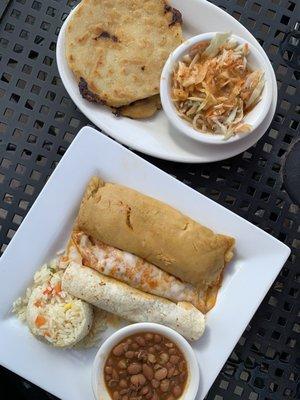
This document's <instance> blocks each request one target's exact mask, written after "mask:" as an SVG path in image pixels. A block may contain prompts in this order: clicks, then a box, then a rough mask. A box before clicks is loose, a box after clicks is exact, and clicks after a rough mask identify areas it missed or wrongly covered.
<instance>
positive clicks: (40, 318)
mask: <svg viewBox="0 0 300 400" xmlns="http://www.w3.org/2000/svg"><path fill="white" fill-rule="evenodd" d="M46 322H47V320H46V318H45V317H43V316H42V315H38V316H37V317H36V319H35V325H36V326H37V327H38V328H40V327H41V326H43V325H45V323H46Z"/></svg>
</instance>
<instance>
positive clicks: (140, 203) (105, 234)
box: [76, 177, 235, 308]
mask: <svg viewBox="0 0 300 400" xmlns="http://www.w3.org/2000/svg"><path fill="white" fill-rule="evenodd" d="M76 229H78V230H82V231H84V232H86V233H87V234H88V235H89V236H91V237H93V238H94V239H96V240H100V241H101V242H104V243H105V244H107V245H109V246H112V247H116V248H118V249H121V250H124V251H127V252H129V253H132V254H135V255H137V256H139V257H141V258H143V259H145V260H146V261H148V262H149V263H151V264H154V265H156V266H157V267H159V268H161V269H162V270H163V271H166V272H168V273H169V274H171V275H173V276H175V277H177V278H180V279H181V280H182V281H183V282H188V283H191V284H192V285H195V286H196V287H197V289H199V292H200V294H201V296H202V298H203V301H205V302H206V303H207V304H209V307H208V308H211V307H212V306H213V304H214V301H215V297H216V295H217V291H218V287H219V285H220V283H221V279H222V272H223V269H224V267H225V265H226V263H227V262H229V261H230V260H231V258H232V257H233V247H234V243H235V240H234V239H233V238H232V237H230V236H225V235H221V234H215V233H214V232H213V231H212V230H210V229H208V228H206V227H204V226H202V225H201V224H199V223H198V222H196V221H194V220H192V219H191V218H189V217H187V216H185V215H183V214H182V213H181V212H179V211H178V210H175V209H174V208H173V207H171V206H169V205H167V204H164V203H162V202H160V201H158V200H156V199H153V198H151V197H149V196H146V195H143V194H141V193H139V192H137V191H135V190H132V189H130V188H127V187H124V186H121V185H118V184H112V183H105V182H103V181H102V180H101V179H100V178H97V177H94V178H92V179H91V181H90V182H89V184H88V187H87V189H86V192H85V195H84V197H83V200H82V202H81V206H80V210H79V214H78V218H77V225H76Z"/></svg>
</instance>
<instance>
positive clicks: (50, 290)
mask: <svg viewBox="0 0 300 400" xmlns="http://www.w3.org/2000/svg"><path fill="white" fill-rule="evenodd" d="M51 293H52V289H51V288H49V287H47V289H45V290H44V291H43V294H47V295H48V294H51Z"/></svg>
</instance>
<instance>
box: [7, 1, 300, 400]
mask: <svg viewBox="0 0 300 400" xmlns="http://www.w3.org/2000/svg"><path fill="white" fill-rule="evenodd" d="M212 2H213V3H214V4H216V5H219V6H220V7H221V8H223V9H225V10H226V11H227V12H229V13H230V14H231V15H233V16H234V17H235V18H236V19H238V20H239V21H240V22H241V23H243V24H244V25H245V26H246V27H247V28H248V29H249V30H250V31H251V32H252V33H253V34H254V36H255V37H256V38H257V39H258V40H259V42H260V43H261V45H262V46H263V47H264V49H265V51H266V52H267V54H268V55H269V57H270V59H271V61H272V64H273V67H274V70H275V72H276V76H277V82H278V88H279V100H278V106H277V111H276V116H275V118H274V121H273V122H272V125H271V127H270V128H269V130H268V132H267V133H266V134H265V135H264V137H263V138H262V139H261V140H260V141H259V142H258V143H257V144H256V145H255V146H253V147H252V148H250V149H249V150H247V151H245V152H244V153H243V154H240V155H239V156H236V157H234V158H232V159H230V160H226V161H222V162H218V163H215V164H206V165H205V164H195V165H183V164H177V163H172V162H168V161H161V160H157V159H154V158H151V157H145V156H143V157H145V158H147V159H148V160H150V161H151V162H152V163H153V164H155V165H157V166H158V167H159V168H161V169H163V170H165V171H166V172H168V173H170V174H172V175H174V176H175V177H176V178H178V179H179V180H181V181H183V182H184V183H186V184H187V185H189V186H191V187H193V188H195V189H196V190H198V191H200V192H201V193H203V194H205V195H206V196H208V197H210V198H212V199H213V200H215V201H217V202H218V203H220V204H222V205H224V206H225V207H227V208H228V209H230V210H232V211H234V212H235V213H237V214H239V215H241V216H242V217H244V218H246V219H247V220H249V221H251V222H252V223H254V224H256V225H258V226H259V227H260V228H262V229H264V230H265V231H266V232H268V233H270V234H271V235H273V236H275V237H277V238H278V239H279V240H281V241H283V242H284V243H286V244H287V245H288V246H289V247H291V249H292V254H291V256H290V258H289V260H288V262H287V263H286V265H285V266H284V267H283V269H282V271H281V273H280V274H279V276H278V277H277V279H276V281H275V282H274V284H273V286H272V288H271V290H270V291H269V293H268V294H267V296H266V298H265V300H264V301H263V303H262V304H261V306H260V307H259V309H258V311H257V313H256V314H255V316H254V318H253V319H252V321H251V323H250V324H249V326H248V327H247V329H246V331H245V332H244V333H243V335H242V337H241V338H240V340H239V342H238V344H237V345H236V347H235V349H234V351H233V352H232V354H231V356H230V358H229V359H228V361H227V362H226V364H225V366H224V367H223V369H222V371H221V373H220V374H219V376H218V378H217V379H216V381H215V383H214V385H213V387H212V388H211V390H210V392H209V394H208V396H207V399H208V400H222V399H226V400H236V399H245V400H248V399H249V400H258V399H259V400H261V399H264V400H277V399H278V400H285V399H288V400H290V399H300V384H299V373H300V351H299V349H300V344H299V333H300V321H299V297H300V296H299V282H300V268H299V264H300V254H299V249H300V234H299V232H300V228H299V220H300V219H299V197H300V184H299V183H300V176H299V174H300V171H299V168H297V165H298V166H299V161H298V160H299V159H300V146H299V143H298V145H297V140H298V137H297V135H298V133H299V112H300V106H299V101H298V102H297V100H298V99H299V91H298V90H299V78H300V54H299V52H300V50H299V35H300V2H299V1H297V0H255V1H254V0H214V1H212ZM76 3H77V2H76V1H68V0H48V1H45V0H44V1H42V0H40V1H37V0H11V1H9V0H1V3H0V16H1V17H0V18H1V19H0V63H1V69H0V99H1V101H0V146H1V152H0V196H1V204H0V247H1V252H3V251H4V250H5V247H6V246H7V244H8V243H9V241H10V239H11V238H12V236H13V235H14V233H15V231H16V230H17V229H18V226H19V225H20V223H21V222H22V220H23V218H24V216H25V215H26V213H27V212H28V210H29V208H30V206H31V205H32V204H33V202H34V200H35V198H36V197H37V195H38V194H39V192H40V190H41V189H42V187H43V185H44V184H45V182H46V180H47V178H48V177H49V175H50V174H51V172H52V171H53V169H54V168H55V166H56V165H57V163H58V162H59V160H60V159H61V157H62V155H63V154H64V152H65V151H66V149H67V148H68V146H69V144H70V143H71V141H72V140H73V138H74V137H75V136H76V133H77V132H78V130H79V129H80V128H81V127H82V126H84V125H86V124H88V123H89V122H88V120H87V119H86V118H85V117H84V116H83V115H82V114H81V113H80V112H79V110H78V109H77V108H76V106H75V105H74V104H73V103H72V101H71V100H70V98H69V96H68V94H67V93H66V91H65V89H64V87H63V85H62V82H61V80H60V78H59V75H58V71H57V67H56V61H55V47H56V40H57V35H58V32H59V29H60V27H61V25H62V23H63V21H64V20H65V18H66V17H67V15H68V13H69V12H70V10H71V8H72V7H74V5H75V4H76ZM199 23H201V21H199ZM297 95H298V99H297ZM297 152H298V153H297ZM286 160H288V162H286ZM295 160H296V163H295ZM293 162H294V164H293ZM297 201H298V204H297ZM20 267H21V266H20ZM262 268H263V265H262ZM257 279H259V277H257ZM237 318H238V316H237ZM0 346H1V344H0ZM0 384H1V386H0V387H1V392H2V393H5V389H8V390H9V393H10V396H11V397H12V398H16V399H30V400H34V399H39V400H43V399H54V397H53V396H52V395H50V394H48V393H46V392H44V391H42V390H41V389H39V388H37V387H35V386H34V385H32V384H31V383H29V382H26V381H24V380H23V379H21V378H19V377H17V376H16V375H14V374H13V373H11V372H9V371H7V370H5V369H4V368H1V369H0Z"/></svg>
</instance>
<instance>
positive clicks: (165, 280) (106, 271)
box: [66, 232, 206, 313]
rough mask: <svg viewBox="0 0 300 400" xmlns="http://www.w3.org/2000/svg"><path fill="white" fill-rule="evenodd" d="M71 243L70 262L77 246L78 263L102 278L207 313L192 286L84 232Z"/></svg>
mask: <svg viewBox="0 0 300 400" xmlns="http://www.w3.org/2000/svg"><path fill="white" fill-rule="evenodd" d="M71 240H72V242H71V244H70V245H69V247H68V249H67V252H66V255H67V258H68V260H69V262H71V261H75V262H77V263H78V255H76V251H75V250H74V249H73V246H76V249H77V251H78V253H79V254H80V257H81V262H80V263H79V264H81V263H82V264H83V265H84V266H86V267H90V268H93V269H95V270H96V271H98V272H100V273H101V274H103V275H106V276H109V277H111V278H115V279H117V280H119V281H121V282H124V283H127V284H128V285H129V286H131V287H134V288H136V289H139V290H142V291H143V292H146V293H150V294H155V295H156V296H160V297H164V298H167V299H169V300H171V301H173V302H175V303H177V302H179V301H187V302H190V303H192V304H193V305H194V306H195V307H196V308H198V309H199V310H200V311H202V312H204V313H205V312H206V307H205V302H204V301H203V300H202V299H201V298H200V295H199V291H198V290H197V289H196V288H195V287H194V286H193V285H191V284H189V283H186V282H182V281H181V280H180V279H178V278H176V277H174V276H172V275H170V274H168V273H167V272H165V271H163V270H162V269H160V268H158V267H156V266H155V265H153V264H150V263H148V262H147V261H145V260H143V259H142V258H140V257H137V256H135V255H134V254H131V253H127V252H126V251H123V250H119V249H116V248H115V247H111V246H108V245H106V244H104V243H103V242H100V241H99V240H95V239H93V238H92V237H89V236H88V235H86V234H85V233H84V232H73V233H72V235H71ZM74 254H75V255H76V257H75V258H74Z"/></svg>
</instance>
